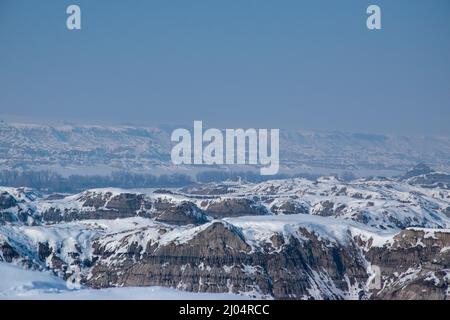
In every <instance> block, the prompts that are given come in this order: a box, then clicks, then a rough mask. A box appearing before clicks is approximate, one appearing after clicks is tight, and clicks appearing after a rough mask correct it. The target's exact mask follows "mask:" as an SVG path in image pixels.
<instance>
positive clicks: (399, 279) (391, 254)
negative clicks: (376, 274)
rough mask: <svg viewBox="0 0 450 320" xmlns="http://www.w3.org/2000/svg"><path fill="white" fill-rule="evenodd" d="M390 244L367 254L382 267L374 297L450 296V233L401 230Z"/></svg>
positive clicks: (430, 297) (371, 250) (441, 297)
mask: <svg viewBox="0 0 450 320" xmlns="http://www.w3.org/2000/svg"><path fill="white" fill-rule="evenodd" d="M393 240H394V241H393V243H392V244H390V245H386V246H384V247H374V248H371V249H370V250H369V251H368V252H367V254H366V257H367V259H368V260H369V261H370V263H372V264H373V265H377V266H378V267H379V268H380V270H381V280H382V288H381V289H379V290H375V291H374V294H373V296H372V298H374V299H389V300H390V299H419V300H424V299H431V300H435V299H437V300H442V299H448V298H449V297H450V289H449V288H450V233H449V232H439V231H438V230H434V231H431V232H429V233H428V234H427V232H426V231H423V230H404V231H402V232H400V233H399V234H398V235H396V236H395V237H394V239H393Z"/></svg>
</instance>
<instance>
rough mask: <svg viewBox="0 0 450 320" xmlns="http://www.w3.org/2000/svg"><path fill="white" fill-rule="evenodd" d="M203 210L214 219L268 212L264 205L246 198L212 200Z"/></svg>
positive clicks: (257, 214)
mask: <svg viewBox="0 0 450 320" xmlns="http://www.w3.org/2000/svg"><path fill="white" fill-rule="evenodd" d="M205 211H206V213H207V215H209V216H211V217H213V218H215V219H220V218H226V217H240V216H259V215H265V214H268V213H267V210H266V209H265V207H263V206H261V205H259V204H257V203H255V202H254V201H253V200H251V199H247V198H228V199H221V200H214V201H211V202H210V203H209V204H208V205H207V206H206V209H205Z"/></svg>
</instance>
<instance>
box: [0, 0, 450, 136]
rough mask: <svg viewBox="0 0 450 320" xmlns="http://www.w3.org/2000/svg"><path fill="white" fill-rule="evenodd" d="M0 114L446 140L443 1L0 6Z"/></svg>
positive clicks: (197, 0) (1, 1)
mask: <svg viewBox="0 0 450 320" xmlns="http://www.w3.org/2000/svg"><path fill="white" fill-rule="evenodd" d="M69 4H78V5H80V6H81V9H82V30H81V31H68V30H67V29H66V17H67V15H66V12H65V11H66V7H67V6H68V5H69ZM369 4H378V5H379V6H380V7H381V9H382V27H383V29H382V30H380V31H369V30H367V28H366V17H367V15H366V8H367V6H368V5H369ZM0 114H1V115H3V117H4V118H7V117H6V116H8V117H13V118H14V117H16V118H19V119H28V120H30V121H33V120H34V121H38V122H41V121H45V120H68V121H74V122H89V123H137V124H143V125H154V124H160V123H186V124H190V125H192V121H193V120H196V119H197V120H203V121H204V122H205V125H206V126H209V127H227V128H236V127H240V126H243V127H254V128H261V127H269V128H301V129H315V130H345V131H360V132H378V133H401V134H405V133H406V134H408V133H418V134H430V133H432V134H435V133H446V134H449V133H450V125H449V123H450V1H448V0H396V1H392V0H389V1H382V0H371V1H365V0H341V1H334V0H329V1H320V0H308V1H300V0H292V1H290V0H289V1H288V0H276V1H275V0H264V1H261V0H178V1H175V0H159V1H152V0H127V1H125V0H120V1H119V0H95V1H92V0H85V1H80V0H78V1H76V0H71V1H66V0H41V1H32V0H0Z"/></svg>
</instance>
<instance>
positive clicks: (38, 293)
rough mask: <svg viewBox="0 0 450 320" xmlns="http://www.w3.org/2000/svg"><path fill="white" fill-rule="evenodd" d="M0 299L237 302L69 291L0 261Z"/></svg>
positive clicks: (140, 291) (180, 294)
mask: <svg viewBox="0 0 450 320" xmlns="http://www.w3.org/2000/svg"><path fill="white" fill-rule="evenodd" d="M0 279H1V280H0V300H238V299H249V297H245V296H240V295H234V294H217V293H191V292H185V291H180V290H176V289H169V288H162V287H142V288H131V287H127V288H111V289H101V290H95V289H70V288H69V287H68V286H67V284H66V282H65V281H64V280H62V279H60V278H57V277H55V276H52V275H51V274H49V273H47V272H40V271H31V270H25V269H22V268H20V267H18V266H15V265H12V264H8V263H3V262H0Z"/></svg>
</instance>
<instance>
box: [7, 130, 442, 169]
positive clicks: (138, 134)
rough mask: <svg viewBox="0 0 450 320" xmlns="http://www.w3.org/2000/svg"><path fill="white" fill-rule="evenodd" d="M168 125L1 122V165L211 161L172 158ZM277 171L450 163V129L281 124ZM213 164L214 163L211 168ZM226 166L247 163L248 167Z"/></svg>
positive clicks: (145, 165)
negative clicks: (311, 128) (328, 128)
mask: <svg viewBox="0 0 450 320" xmlns="http://www.w3.org/2000/svg"><path fill="white" fill-rule="evenodd" d="M170 134H171V129H169V128H151V127H135V126H98V125H97V126H95V125H90V126H88V125H78V126H77V125H59V126H50V125H38V124H20V123H6V122H0V152H1V153H2V154H4V156H3V157H2V159H0V168H1V169H13V168H14V169H23V170H32V169H49V170H56V171H57V172H59V173H62V174H64V175H69V174H91V175H92V174H108V173H110V172H112V171H120V170H127V171H133V172H144V173H149V172H151V173H153V174H154V173H164V172H165V173H170V172H172V173H174V172H184V173H190V172H195V171H198V170H211V168H210V167H209V168H208V167H203V168H202V167H199V166H190V167H183V168H182V167H175V166H173V165H172V164H171V162H170V150H171V142H170ZM280 150H281V155H280V156H281V172H285V173H292V174H295V173H308V174H320V175H330V174H339V173H342V172H345V171H351V172H353V173H354V174H355V175H357V176H367V175H379V176H392V175H396V174H399V173H401V172H403V171H404V170H406V169H407V168H408V167H410V166H412V165H415V164H416V163H419V162H425V163H428V164H430V165H433V166H434V167H435V168H436V169H439V170H444V171H450V163H449V160H448V159H450V137H448V136H433V137H432V136H426V137H402V136H388V135H370V134H358V133H342V132H306V131H300V130H282V131H281V133H280ZM216 169H217V168H216ZM231 169H234V170H237V171H239V170H240V171H245V170H249V168H248V166H247V167H245V166H244V167H240V168H235V167H232V168H231Z"/></svg>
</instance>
